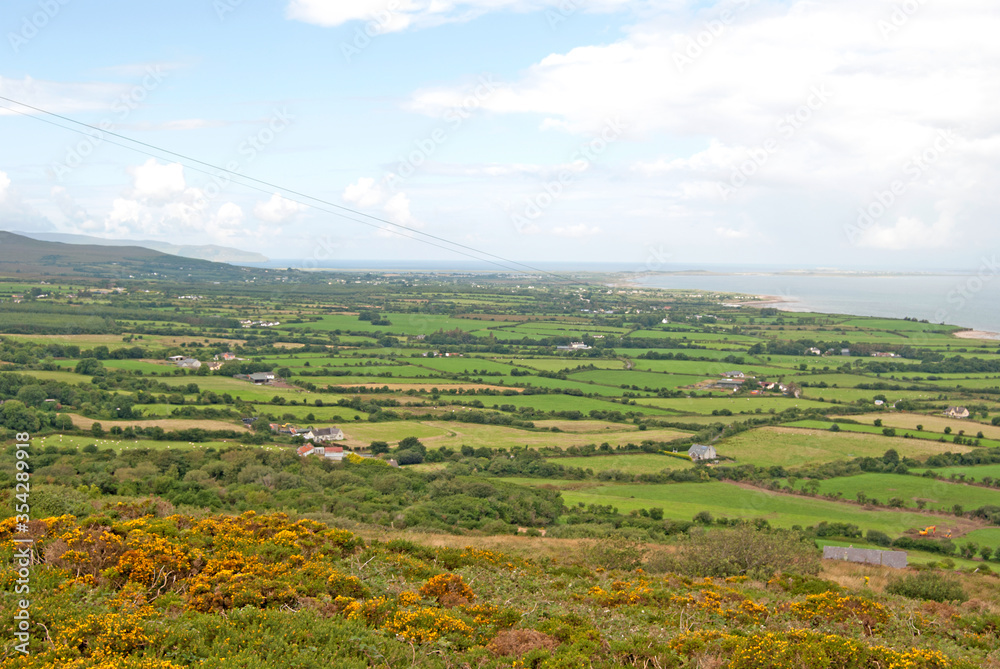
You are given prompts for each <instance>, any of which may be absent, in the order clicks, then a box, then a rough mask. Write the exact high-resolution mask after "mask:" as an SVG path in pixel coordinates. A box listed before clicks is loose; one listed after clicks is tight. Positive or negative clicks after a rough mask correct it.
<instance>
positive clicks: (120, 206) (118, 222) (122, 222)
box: [104, 198, 156, 236]
mask: <svg viewBox="0 0 1000 669" xmlns="http://www.w3.org/2000/svg"><path fill="white" fill-rule="evenodd" d="M104 230H105V231H106V232H108V233H111V234H114V235H124V236H128V235H130V234H132V233H134V232H155V231H156V228H155V226H154V224H153V216H152V214H151V213H150V211H149V209H148V208H147V207H146V206H145V205H143V204H142V203H141V202H138V201H136V200H127V199H125V198H115V201H114V202H112V204H111V211H110V212H109V213H108V215H107V217H106V218H105V219H104Z"/></svg>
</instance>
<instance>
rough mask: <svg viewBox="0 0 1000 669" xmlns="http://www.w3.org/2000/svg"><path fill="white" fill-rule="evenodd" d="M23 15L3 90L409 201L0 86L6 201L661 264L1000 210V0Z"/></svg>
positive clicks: (394, 2) (141, 219) (225, 239)
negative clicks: (51, 115)
mask: <svg viewBox="0 0 1000 669" xmlns="http://www.w3.org/2000/svg"><path fill="white" fill-rule="evenodd" d="M0 26H2V31H0V37H2V40H0V54H2V56H0V95H2V96H4V97H7V98H12V99H15V100H18V101H21V102H25V103H28V104H31V105H34V106H37V107H40V108H44V109H47V110H49V111H53V112H57V113H59V114H63V115H65V116H68V117H71V118H73V119H77V120H80V121H83V122H86V123H90V124H94V125H98V126H102V127H104V128H105V129H108V130H113V131H114V132H118V133H121V134H122V135H126V136H128V137H131V138H134V139H137V140H140V141H142V142H146V143H149V144H153V145H156V146H158V147H162V148H165V149H169V150H171V151H175V152H177V153H180V154H185V155H187V156H190V157H192V158H195V159H198V160H202V161H205V162H208V163H212V164H215V165H223V166H224V165H227V164H228V165H229V166H230V167H232V168H233V169H235V170H237V171H238V172H239V173H241V174H244V175H248V176H252V177H254V178H257V179H261V180H264V181H267V182H271V183H273V184H276V185H278V186H281V187H284V188H288V189H292V190H296V191H300V192H303V193H307V194H310V195H314V196H316V197H318V198H321V199H324V200H327V201H329V202H332V203H335V204H339V205H343V206H347V207H351V208H356V209H359V210H362V211H364V212H367V213H370V214H372V215H373V216H376V217H378V218H380V219H384V220H385V221H389V222H391V223H394V224H396V226H392V225H389V224H385V223H379V222H376V221H370V222H371V223H372V227H366V226H363V225H359V224H357V223H355V222H352V221H349V220H345V219H344V218H342V217H338V216H335V215H332V214H330V213H328V212H325V211H320V210H317V209H314V208H311V207H308V206H305V204H304V202H305V201H302V202H297V201H295V200H297V199H300V198H297V197H292V196H291V195H290V194H289V193H288V192H287V191H285V190H282V189H281V188H270V187H267V188H264V189H263V190H255V189H253V188H248V187H247V186H246V185H242V184H240V183H235V182H234V181H230V180H228V179H225V178H223V177H221V176H219V175H216V176H214V177H213V176H211V175H206V174H203V173H201V172H199V171H197V170H196V169H195V168H199V166H198V165H197V164H196V163H192V162H190V161H187V160H183V159H179V158H177V157H175V156H170V155H167V154H163V153H159V152H157V151H152V153H154V154H155V156H154V157H151V156H149V155H144V154H142V153H138V152H134V151H130V150H127V149H125V148H122V147H118V146H114V145H112V144H111V142H110V141H102V140H101V139H100V138H98V139H89V138H87V137H85V136H83V135H80V134H75V133H72V132H67V131H66V130H63V129H60V128H57V127H53V126H52V125H49V124H45V123H41V122H39V120H38V119H39V118H45V117H44V115H42V114H39V113H37V112H31V111H28V110H27V109H25V108H23V107H21V108H18V107H17V105H16V104H12V103H8V102H2V103H0V104H2V105H3V106H5V107H10V108H18V109H20V110H21V111H22V112H26V113H27V114H29V116H24V115H18V114H15V113H13V112H11V111H8V110H6V109H0V129H2V130H0V137H2V138H3V139H2V145H0V146H2V148H0V227H6V228H7V229H12V230H28V231H31V230H37V231H57V232H68V233H78V234H90V235H96V236H102V237H110V238H121V239H160V240H167V241H174V242H177V241H183V242H184V243H215V244H224V245H229V246H236V247H239V248H244V249H247V250H254V251H259V252H261V253H264V254H265V255H268V256H270V257H272V258H288V259H297V260H300V261H303V262H308V261H310V259H312V260H322V261H328V260H329V261H336V260H337V259H344V260H349V259H376V258H377V259H445V260H447V259H451V258H454V257H456V256H452V255H450V254H449V253H448V252H447V251H445V250H442V249H440V248H436V247H432V246H429V245H426V244H423V243H421V242H422V241H423V240H424V239H425V237H424V235H425V234H426V235H434V236H437V237H441V238H445V239H448V240H452V241H455V242H458V243H461V244H464V245H467V246H471V247H474V248H477V249H482V250H486V251H489V252H490V253H494V254H498V255H502V256H504V257H508V258H511V259H515V260H521V261H526V262H539V261H545V260H551V261H616V262H620V263H627V264H629V265H632V266H636V267H643V266H648V267H649V268H650V269H656V268H658V267H660V266H662V265H663V264H664V263H679V264H691V265H696V264H704V263H734V264H740V265H748V264H762V265H767V264H780V265H789V264H792V265H795V264H797V265H801V266H803V267H814V266H820V267H844V268H852V267H870V268H886V269H900V268H911V269H936V268H948V269H959V270H961V269H967V270H969V271H973V270H975V269H976V268H977V267H979V266H980V265H981V263H982V261H983V257H984V254H985V253H987V252H989V251H990V250H991V249H995V248H996V247H997V241H998V236H1000V232H998V228H997V226H996V225H994V223H993V220H992V217H993V216H994V215H995V211H996V205H997V204H998V203H997V199H998V196H997V194H996V193H997V192H998V189H996V188H995V186H994V184H995V183H996V181H997V177H998V176H1000V175H998V174H997V172H998V167H1000V135H998V125H1000V121H998V120H997V116H996V113H995V110H996V109H997V108H998V105H997V102H998V101H1000V100H998V94H1000V83H998V82H1000V76H997V75H998V74H1000V72H998V65H1000V46H998V45H997V43H996V40H995V38H994V36H995V35H996V34H997V33H998V29H1000V16H998V15H997V12H996V11H995V8H994V6H993V4H991V3H990V2H987V1H986V0H953V1H950V2H949V3H947V4H945V3H941V2H931V1H930V0H905V1H904V0H898V1H894V0H838V1H810V2H790V1H784V2H778V1H774V2H769V1H767V0H730V1H725V2H689V1H685V0H644V1H642V2H635V1H631V0H596V1H594V2H583V1H582V0H443V1H441V0H439V1H437V2H430V0H359V1H358V2H351V3H343V2H332V1H330V0H280V1H278V0H267V1H259V2H240V1H239V0H213V1H208V0H199V1H194V0H179V1H177V2H172V3H135V2H117V1H109V2H101V3H84V2H82V1H81V0H34V1H33V2H29V1H22V0H11V1H8V2H6V3H4V7H3V9H2V10H0ZM60 123H63V124H64V125H65V123H64V122H60ZM105 139H109V138H108V137H105ZM435 243H439V242H435Z"/></svg>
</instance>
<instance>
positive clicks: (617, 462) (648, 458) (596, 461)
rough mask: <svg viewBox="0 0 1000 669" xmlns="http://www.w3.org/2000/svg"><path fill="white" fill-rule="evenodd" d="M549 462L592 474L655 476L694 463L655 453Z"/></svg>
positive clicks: (689, 466)
mask: <svg viewBox="0 0 1000 669" xmlns="http://www.w3.org/2000/svg"><path fill="white" fill-rule="evenodd" d="M548 460H549V462H552V463H554V464H557V465H563V466H564V467H579V468H580V469H592V470H593V471H594V473H595V474H596V473H599V472H604V471H608V470H611V469H617V470H620V471H623V472H628V473H629V474H656V473H659V472H661V471H663V470H664V469H671V470H672V469H690V468H691V467H693V466H694V463H693V462H691V461H690V460H681V459H680V458H674V457H670V456H668V455H657V454H655V453H642V454H631V453H628V454H623V455H600V456H591V457H580V458H549V459H548Z"/></svg>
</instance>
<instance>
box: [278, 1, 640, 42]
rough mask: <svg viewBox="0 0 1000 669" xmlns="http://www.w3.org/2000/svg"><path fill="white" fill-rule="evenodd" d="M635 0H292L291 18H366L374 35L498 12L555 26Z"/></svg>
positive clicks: (338, 21)
mask: <svg viewBox="0 0 1000 669" xmlns="http://www.w3.org/2000/svg"><path fill="white" fill-rule="evenodd" d="M631 2H633V0H589V1H588V2H587V3H586V7H584V6H582V5H583V3H576V2H572V1H568V0H354V1H353V2H342V1H340V0H290V2H289V4H288V11H287V13H288V18H290V19H294V20H297V21H303V22H305V23H312V24H315V25H320V26H325V27H333V26H339V25H343V24H345V23H348V22H351V21H364V22H365V23H366V26H365V28H366V30H367V32H370V33H371V34H372V35H377V34H380V33H391V32H399V31H401V30H406V29H408V28H425V27H429V26H437V25H443V24H446V23H459V22H466V21H470V20H472V19H474V18H477V17H479V16H482V15H484V14H487V13H489V12H497V11H515V12H528V11H539V10H545V11H546V19H547V20H548V21H549V23H550V24H551V25H553V26H555V25H558V24H559V23H562V22H563V21H565V20H566V19H567V18H568V17H569V16H571V15H572V14H573V13H575V12H576V11H610V10H613V9H615V8H618V7H623V6H627V5H629V4H630V3H631Z"/></svg>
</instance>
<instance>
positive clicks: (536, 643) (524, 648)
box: [486, 629, 559, 657]
mask: <svg viewBox="0 0 1000 669" xmlns="http://www.w3.org/2000/svg"><path fill="white" fill-rule="evenodd" d="M558 645H559V641H558V640H557V639H555V638H554V637H551V636H549V635H548V634H545V633H544V632H539V631H538V630H523V629H522V630H504V631H503V632H500V633H499V634H497V635H496V637H494V639H493V640H492V641H490V643H489V644H488V645H487V646H486V649H487V650H489V651H490V652H491V653H493V654H494V655H508V656H515V657H521V656H522V655H526V654H527V653H530V652H532V651H535V650H546V651H552V650H555V648H556V646H558Z"/></svg>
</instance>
